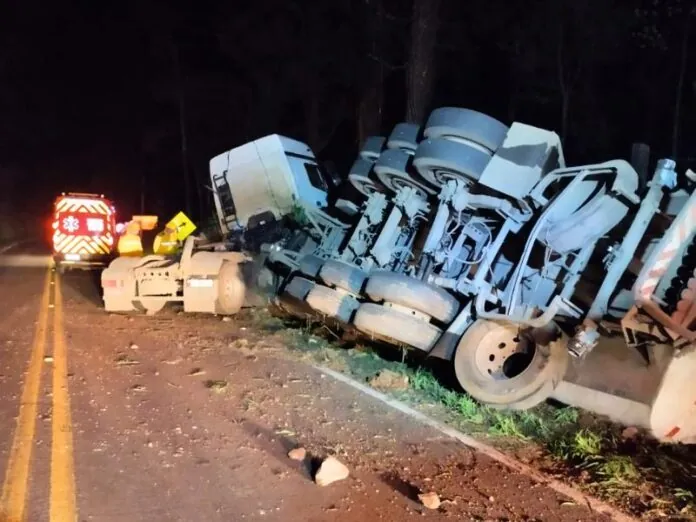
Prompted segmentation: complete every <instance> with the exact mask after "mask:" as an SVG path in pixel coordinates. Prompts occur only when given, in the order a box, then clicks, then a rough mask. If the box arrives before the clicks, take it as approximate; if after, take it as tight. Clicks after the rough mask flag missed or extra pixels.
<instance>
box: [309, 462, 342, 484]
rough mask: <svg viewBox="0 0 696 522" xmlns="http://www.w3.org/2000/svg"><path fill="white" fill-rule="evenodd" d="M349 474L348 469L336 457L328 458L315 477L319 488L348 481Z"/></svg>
mask: <svg viewBox="0 0 696 522" xmlns="http://www.w3.org/2000/svg"><path fill="white" fill-rule="evenodd" d="M349 474H350V472H349V471H348V468H347V467H346V466H345V465H344V464H343V463H342V462H341V461H339V460H338V459H337V458H335V457H327V458H326V459H324V462H322V463H321V466H320V467H319V471H317V474H316V475H315V476H314V482H316V483H317V484H318V485H319V486H328V485H329V484H332V483H334V482H338V481H339V480H345V479H347V478H348V475H349Z"/></svg>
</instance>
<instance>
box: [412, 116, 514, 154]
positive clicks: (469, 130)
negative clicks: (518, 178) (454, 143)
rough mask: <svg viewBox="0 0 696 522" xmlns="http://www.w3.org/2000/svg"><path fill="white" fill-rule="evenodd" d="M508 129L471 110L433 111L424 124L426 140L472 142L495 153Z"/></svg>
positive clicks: (494, 120)
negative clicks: (446, 139) (450, 139)
mask: <svg viewBox="0 0 696 522" xmlns="http://www.w3.org/2000/svg"><path fill="white" fill-rule="evenodd" d="M508 129H509V127H508V126H507V125H505V124H503V123H501V122H499V121H498V120H496V119H495V118H491V117H490V116H487V115H486V114H483V113H481V112H478V111H472V110H471V109H461V108H457V107H442V108H440V109H435V110H434V111H433V112H432V113H431V114H430V117H429V118H428V121H427V122H426V124H425V131H424V133H423V134H424V136H425V137H426V138H431V139H435V138H455V139H461V140H467V141H472V142H474V143H476V144H478V145H480V146H482V147H485V148H486V149H488V150H489V151H491V152H495V151H496V150H497V149H498V147H500V145H501V144H502V143H503V141H504V140H505V136H506V135H507V132H508Z"/></svg>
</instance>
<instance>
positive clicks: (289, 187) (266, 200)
mask: <svg viewBox="0 0 696 522" xmlns="http://www.w3.org/2000/svg"><path fill="white" fill-rule="evenodd" d="M210 178H211V181H212V187H213V191H214V199H215V207H216V210H217V213H218V216H219V218H220V226H221V228H222V232H223V234H227V233H229V232H231V231H233V230H235V229H237V228H243V229H253V228H255V227H256V226H258V225H265V224H267V223H268V222H270V221H273V220H276V221H277V220H280V219H282V218H283V217H284V216H287V215H289V214H291V213H292V211H293V208H294V207H295V205H297V204H300V203H301V204H302V205H304V206H309V207H314V208H320V209H321V208H325V207H326V206H327V198H328V190H329V184H330V183H331V180H330V179H329V178H328V177H327V175H326V174H325V173H324V172H323V171H322V170H321V168H320V167H319V165H318V163H317V160H316V158H315V156H314V153H313V152H312V150H311V149H310V148H309V147H308V146H307V145H305V144H304V143H302V142H299V141H296V140H293V139H291V138H287V137H285V136H280V135H278V134H271V135H269V136H265V137H263V138H260V139H257V140H254V141H251V142H249V143H245V144H244V145H241V146H239V147H236V148H234V149H231V150H228V151H227V152H224V153H222V154H219V155H217V156H215V157H214V158H213V159H211V160H210Z"/></svg>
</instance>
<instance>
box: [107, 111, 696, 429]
mask: <svg viewBox="0 0 696 522" xmlns="http://www.w3.org/2000/svg"><path fill="white" fill-rule="evenodd" d="M675 167H676V166H675V165H674V163H673V162H671V161H670V160H661V161H660V162H658V166H657V168H656V170H655V172H654V175H653V176H652V178H651V179H650V180H646V179H645V177H644V176H639V174H638V172H637V171H636V169H635V168H634V167H633V166H632V165H631V164H629V163H628V162H626V161H623V160H612V161H607V162H602V163H598V164H593V165H582V166H577V167H576V166H568V165H566V162H565V158H564V155H563V150H562V147H561V143H560V140H559V139H558V136H557V135H556V134H555V133H553V132H551V131H548V130H544V129H539V128H536V127H533V126H530V125H525V124H522V123H518V122H515V123H513V124H512V125H511V126H509V127H508V126H506V125H504V124H502V123H501V122H498V121H497V120H495V119H493V118H490V117H488V116H486V115H484V114H481V113H479V112H476V111H472V110H467V109H458V108H441V109H438V110H436V111H433V113H432V114H431V115H430V117H429V118H428V120H427V122H426V124H425V125H424V126H423V127H422V128H421V127H420V126H418V125H413V124H406V123H404V124H399V125H397V126H396V127H395V128H394V130H393V132H392V133H391V134H390V136H389V137H388V138H381V137H373V138H370V139H368V140H367V142H366V143H365V144H364V146H363V148H362V150H361V151H360V153H359V155H358V158H357V159H356V161H355V163H354V165H353V167H352V168H351V170H350V173H349V176H348V181H347V185H349V187H350V188H351V189H352V190H353V192H355V194H357V195H358V196H360V198H353V200H352V201H351V200H348V199H340V198H338V199H337V198H336V197H335V196H336V193H337V192H338V193H341V187H336V185H335V180H333V179H332V178H331V177H330V176H327V175H326V174H325V173H324V172H323V170H322V169H321V168H320V166H319V165H318V162H317V160H316V158H315V157H314V154H313V153H312V151H311V150H310V149H309V147H307V146H306V145H305V144H302V143H300V142H297V141H295V140H292V139H289V138H286V137H282V136H278V135H273V136H267V137H265V138H261V139H259V140H255V141H253V142H250V143H247V144H245V145H242V146H240V147H237V148H235V149H232V150H230V151H228V152H226V153H223V154H220V155H218V156H216V157H215V158H213V159H212V160H211V162H210V173H211V183H212V189H213V193H214V198H215V205H216V208H217V211H218V216H219V220H220V226H221V229H222V230H223V232H224V233H225V235H226V241H224V242H222V243H210V242H208V241H205V240H203V239H202V238H194V237H191V238H189V239H187V247H188V248H184V252H183V253H182V254H181V255H179V256H174V257H172V256H158V257H157V256H149V258H144V259H142V260H140V261H138V262H136V261H135V260H133V261H128V262H125V261H122V260H119V259H117V260H115V261H114V262H113V263H112V266H111V267H109V269H108V270H105V271H104V274H105V275H104V276H103V277H102V281H103V286H104V299H105V304H106V307H107V309H118V310H122V311H126V310H133V309H143V308H144V309H148V306H147V305H148V303H149V304H150V306H152V307H153V308H154V309H155V310H156V309H157V307H158V306H159V304H160V303H162V302H169V301H182V302H183V304H184V309H185V310H188V311H201V312H212V313H222V314H234V313H236V311H238V310H239V309H240V308H241V307H242V306H243V305H244V304H245V303H246V304H247V305H249V304H250V303H251V299H250V296H252V295H257V292H255V291H251V290H252V289H258V288H262V289H263V290H264V291H266V292H268V293H270V294H271V295H272V296H273V298H274V299H275V300H277V302H278V304H280V305H281V306H282V307H284V308H285V309H286V310H287V311H289V312H290V313H292V314H295V315H299V316H304V317H311V318H313V319H315V320H331V321H332V322H333V323H338V324H340V325H341V326H343V327H344V328H348V329H352V330H355V331H357V332H360V333H362V334H363V335H364V336H366V337H367V338H372V339H380V340H381V341H385V342H387V343H390V344H393V345H394V346H396V347H408V348H412V349H415V350H420V351H422V352H424V353H426V354H427V355H429V356H433V357H438V358H442V359H445V360H448V361H451V362H452V364H453V365H454V369H455V374H456V375H457V378H458V379H459V382H460V384H461V385H462V387H463V388H464V389H465V390H466V391H467V392H468V393H470V394H471V395H472V396H473V397H475V398H477V399H478V400H479V401H481V402H483V403H485V404H488V405H490V406H492V407H499V408H514V409H526V408H530V407H533V406H534V405H536V404H538V403H540V402H542V401H544V400H546V399H547V398H549V397H553V398H556V399H559V400H561V401H563V402H565V403H568V404H571V405H575V406H579V407H583V408H586V409H588V410H591V411H595V412H597V413H601V414H606V415H608V416H609V417H611V418H613V419H614V420H616V421H619V422H622V423H624V424H630V425H640V426H644V427H646V428H648V429H650V430H651V431H652V433H653V434H654V435H655V436H656V437H657V438H658V439H660V440H665V441H674V442H693V441H694V440H696V439H695V437H696V387H694V385H692V383H691V375H692V374H693V373H694V370H696V354H694V349H693V347H692V341H693V340H694V336H696V333H695V332H693V331H692V330H691V328H690V327H691V324H692V323H693V316H694V315H696V309H694V310H693V313H692V305H693V303H694V302H695V301H696V282H695V281H696V277H694V276H693V270H694V268H696V248H694V247H692V246H691V245H692V242H693V240H694V231H695V230H696V210H694V208H695V207H696V200H695V199H694V197H695V196H694V195H693V194H694V190H693V187H694V181H695V180H694V178H696V176H694V175H693V174H692V173H690V172H687V173H686V174H684V175H682V176H679V175H677V172H676V170H675ZM126 264H127V265H128V266H125V265H126ZM692 265H693V266H692ZM105 283H108V284H105ZM163 286H164V287H166V288H165V290H163V289H162V288H163ZM109 303H111V304H109Z"/></svg>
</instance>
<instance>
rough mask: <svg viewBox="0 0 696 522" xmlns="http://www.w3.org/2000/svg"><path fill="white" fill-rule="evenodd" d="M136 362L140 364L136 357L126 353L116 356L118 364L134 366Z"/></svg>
mask: <svg viewBox="0 0 696 522" xmlns="http://www.w3.org/2000/svg"><path fill="white" fill-rule="evenodd" d="M135 364H140V363H139V362H138V361H136V360H135V359H131V358H130V357H128V356H127V355H126V354H120V355H119V356H118V357H116V366H133V365H135Z"/></svg>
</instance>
